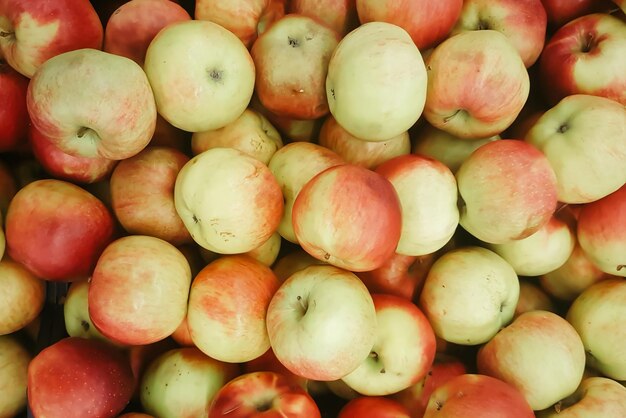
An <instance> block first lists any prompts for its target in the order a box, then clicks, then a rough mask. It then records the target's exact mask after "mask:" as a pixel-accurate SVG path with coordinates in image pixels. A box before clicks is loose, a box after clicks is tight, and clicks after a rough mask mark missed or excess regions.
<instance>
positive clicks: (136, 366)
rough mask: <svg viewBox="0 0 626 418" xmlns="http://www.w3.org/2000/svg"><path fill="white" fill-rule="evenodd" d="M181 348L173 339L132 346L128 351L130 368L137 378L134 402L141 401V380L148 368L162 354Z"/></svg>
mask: <svg viewBox="0 0 626 418" xmlns="http://www.w3.org/2000/svg"><path fill="white" fill-rule="evenodd" d="M175 348H180V347H179V346H178V345H177V344H176V342H175V341H174V340H173V339H171V338H165V339H163V340H159V341H156V342H153V343H150V344H141V345H131V346H129V347H128V348H127V349H126V353H127V356H128V360H129V361H130V368H131V369H132V371H133V376H135V383H136V385H135V391H134V393H133V401H135V402H138V401H140V394H141V388H140V383H141V378H142V376H143V375H144V373H145V371H146V369H147V368H148V366H149V365H150V364H151V363H152V362H153V361H154V360H156V359H157V358H158V357H159V356H160V355H161V354H164V353H166V352H167V351H169V350H173V349H175Z"/></svg>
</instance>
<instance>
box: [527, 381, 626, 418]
mask: <svg viewBox="0 0 626 418" xmlns="http://www.w3.org/2000/svg"><path fill="white" fill-rule="evenodd" d="M536 415H537V418H594V417H603V418H621V417H624V416H626V388H625V387H624V386H623V385H621V384H620V383H619V382H616V381H615V380H612V379H608V378H606V377H588V378H586V379H583V381H582V382H581V384H580V386H579V387H578V389H577V390H576V392H575V393H574V394H572V395H571V396H569V397H567V398H565V399H563V400H562V401H559V402H557V403H556V404H555V405H554V407H552V408H549V409H545V410H543V411H540V412H537V414H536Z"/></svg>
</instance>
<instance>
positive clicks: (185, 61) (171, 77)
mask: <svg viewBox="0 0 626 418" xmlns="http://www.w3.org/2000/svg"><path fill="white" fill-rule="evenodd" d="M143 68H144V70H145V72H146V74H147V76H148V79H149V80H150V85H151V86H152V89H153V91H154V98H155V100H156V105H157V109H158V112H159V114H160V115H161V116H163V118H165V119H166V120H167V121H168V122H169V123H171V124H172V125H174V126H175V127H177V128H180V129H182V130H185V131H189V132H199V131H208V130H212V129H219V128H222V127H224V126H226V125H228V124H229V123H231V122H233V121H234V120H235V119H237V118H238V117H239V116H240V115H241V114H242V113H243V111H244V110H245V109H246V107H247V106H248V103H249V102H250V98H251V97H252V91H253V89H254V77H255V69H254V63H253V61H252V58H251V57H250V53H249V52H248V50H247V49H246V47H245V45H243V44H242V43H241V41H240V40H239V38H237V36H235V35H234V34H233V33H232V32H229V31H228V30H227V29H225V28H223V27H222V26H220V25H218V24H216V23H213V22H208V21H203V20H189V21H183V22H175V23H172V24H170V25H168V26H167V27H166V28H164V29H163V30H161V31H160V32H159V33H158V34H157V35H156V36H155V37H154V39H153V40H152V42H151V43H150V46H149V47H148V50H147V52H146V58H145V62H144V67H143ZM192 68H193V69H194V70H193V71H187V70H184V69H190V70H191V69H192Z"/></svg>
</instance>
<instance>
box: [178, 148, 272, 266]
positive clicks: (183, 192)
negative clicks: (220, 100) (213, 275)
mask: <svg viewBox="0 0 626 418" xmlns="http://www.w3.org/2000/svg"><path fill="white" fill-rule="evenodd" d="M174 205H175V207H176V211H177V212H178V215H179V216H180V218H181V219H182V220H183V223H184V224H185V227H186V228H187V230H189V232H190V234H191V236H192V238H193V239H194V241H195V242H196V243H198V245H200V246H201V247H203V248H205V249H207V250H210V251H213V252H216V253H219V254H238V253H245V252H248V251H250V250H253V249H255V248H257V247H259V246H260V245H261V244H263V243H264V242H266V241H267V240H268V239H269V238H270V237H271V236H272V234H273V233H274V232H275V231H276V230H277V228H278V225H279V223H280V219H281V218H282V216H283V195H282V193H281V189H280V185H279V183H278V181H277V180H276V179H275V178H274V176H273V175H272V172H271V171H270V169H269V168H268V167H267V166H266V165H265V164H263V163H262V162H260V161H259V160H257V159H255V158H253V157H251V156H249V155H247V154H244V153H243V152H242V151H239V150H236V149H234V148H213V149H210V150H207V151H204V152H203V153H201V154H198V155H196V156H195V157H193V158H192V159H191V160H189V162H187V163H186V164H185V165H184V166H183V168H182V169H181V170H180V171H179V173H178V177H177V178H176V183H175V185H174Z"/></svg>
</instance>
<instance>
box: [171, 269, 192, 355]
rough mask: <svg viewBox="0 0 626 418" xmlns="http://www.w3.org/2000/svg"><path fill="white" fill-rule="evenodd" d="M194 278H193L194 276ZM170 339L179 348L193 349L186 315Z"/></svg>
mask: <svg viewBox="0 0 626 418" xmlns="http://www.w3.org/2000/svg"><path fill="white" fill-rule="evenodd" d="M194 277H195V276H194ZM170 337H172V339H173V340H174V341H175V342H176V344H178V345H179V346H180V347H195V346H196V345H195V344H194V342H193V340H192V339H191V334H190V333H189V323H188V322H187V315H185V318H184V319H183V321H182V322H181V323H180V325H179V326H178V328H176V330H175V331H174V332H173V333H172V335H170Z"/></svg>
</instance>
